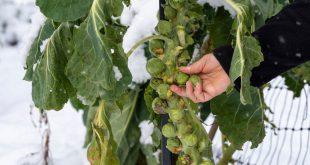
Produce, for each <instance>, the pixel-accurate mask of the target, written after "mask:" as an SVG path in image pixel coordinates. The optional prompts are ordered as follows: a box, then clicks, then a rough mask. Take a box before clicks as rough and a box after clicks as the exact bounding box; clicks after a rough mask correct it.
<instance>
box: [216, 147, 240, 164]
mask: <svg viewBox="0 0 310 165" xmlns="http://www.w3.org/2000/svg"><path fill="white" fill-rule="evenodd" d="M223 148H224V149H223V157H222V158H221V160H220V161H219V163H218V165H227V164H228V163H229V161H230V160H231V159H232V155H233V154H234V153H235V151H236V148H235V147H234V146H233V145H232V144H231V145H230V146H229V147H227V148H225V147H223Z"/></svg>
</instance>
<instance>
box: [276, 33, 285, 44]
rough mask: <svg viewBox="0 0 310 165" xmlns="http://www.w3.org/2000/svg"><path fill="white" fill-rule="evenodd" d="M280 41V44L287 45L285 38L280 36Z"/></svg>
mask: <svg viewBox="0 0 310 165" xmlns="http://www.w3.org/2000/svg"><path fill="white" fill-rule="evenodd" d="M278 39H279V42H280V43H281V44H285V42H286V41H285V38H284V37H283V36H281V35H280V36H279V37H278Z"/></svg>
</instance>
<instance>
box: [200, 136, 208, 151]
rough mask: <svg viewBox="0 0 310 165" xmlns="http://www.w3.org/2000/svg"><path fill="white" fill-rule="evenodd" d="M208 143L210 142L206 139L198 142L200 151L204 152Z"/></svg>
mask: <svg viewBox="0 0 310 165" xmlns="http://www.w3.org/2000/svg"><path fill="white" fill-rule="evenodd" d="M208 145H210V144H208V142H207V141H206V140H205V139H203V140H201V141H200V142H199V143H198V151H199V152H203V151H204V150H205V149H206V148H207V147H208Z"/></svg>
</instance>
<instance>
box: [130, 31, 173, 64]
mask: <svg viewBox="0 0 310 165" xmlns="http://www.w3.org/2000/svg"><path fill="white" fill-rule="evenodd" d="M155 39H160V40H165V41H166V40H170V39H169V38H167V37H164V36H162V35H154V36H149V37H146V38H143V39H142V40H140V41H139V42H137V43H136V44H135V45H134V46H133V47H132V48H131V49H130V50H129V51H128V52H127V54H126V56H127V58H128V57H129V56H130V55H131V54H132V53H133V52H134V51H135V50H136V49H137V48H138V47H139V46H140V45H142V44H143V43H145V42H147V41H150V40H155Z"/></svg>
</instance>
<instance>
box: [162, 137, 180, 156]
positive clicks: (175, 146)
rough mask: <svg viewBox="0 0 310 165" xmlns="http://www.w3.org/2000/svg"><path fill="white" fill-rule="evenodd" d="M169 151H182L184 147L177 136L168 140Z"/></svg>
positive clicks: (176, 152)
mask: <svg viewBox="0 0 310 165" xmlns="http://www.w3.org/2000/svg"><path fill="white" fill-rule="evenodd" d="M166 147H167V148H168V150H169V151H171V152H172V153H175V154H178V153H179V152H181V151H182V147H181V144H180V141H179V140H178V139H176V138H169V139H168V140H167V146H166Z"/></svg>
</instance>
